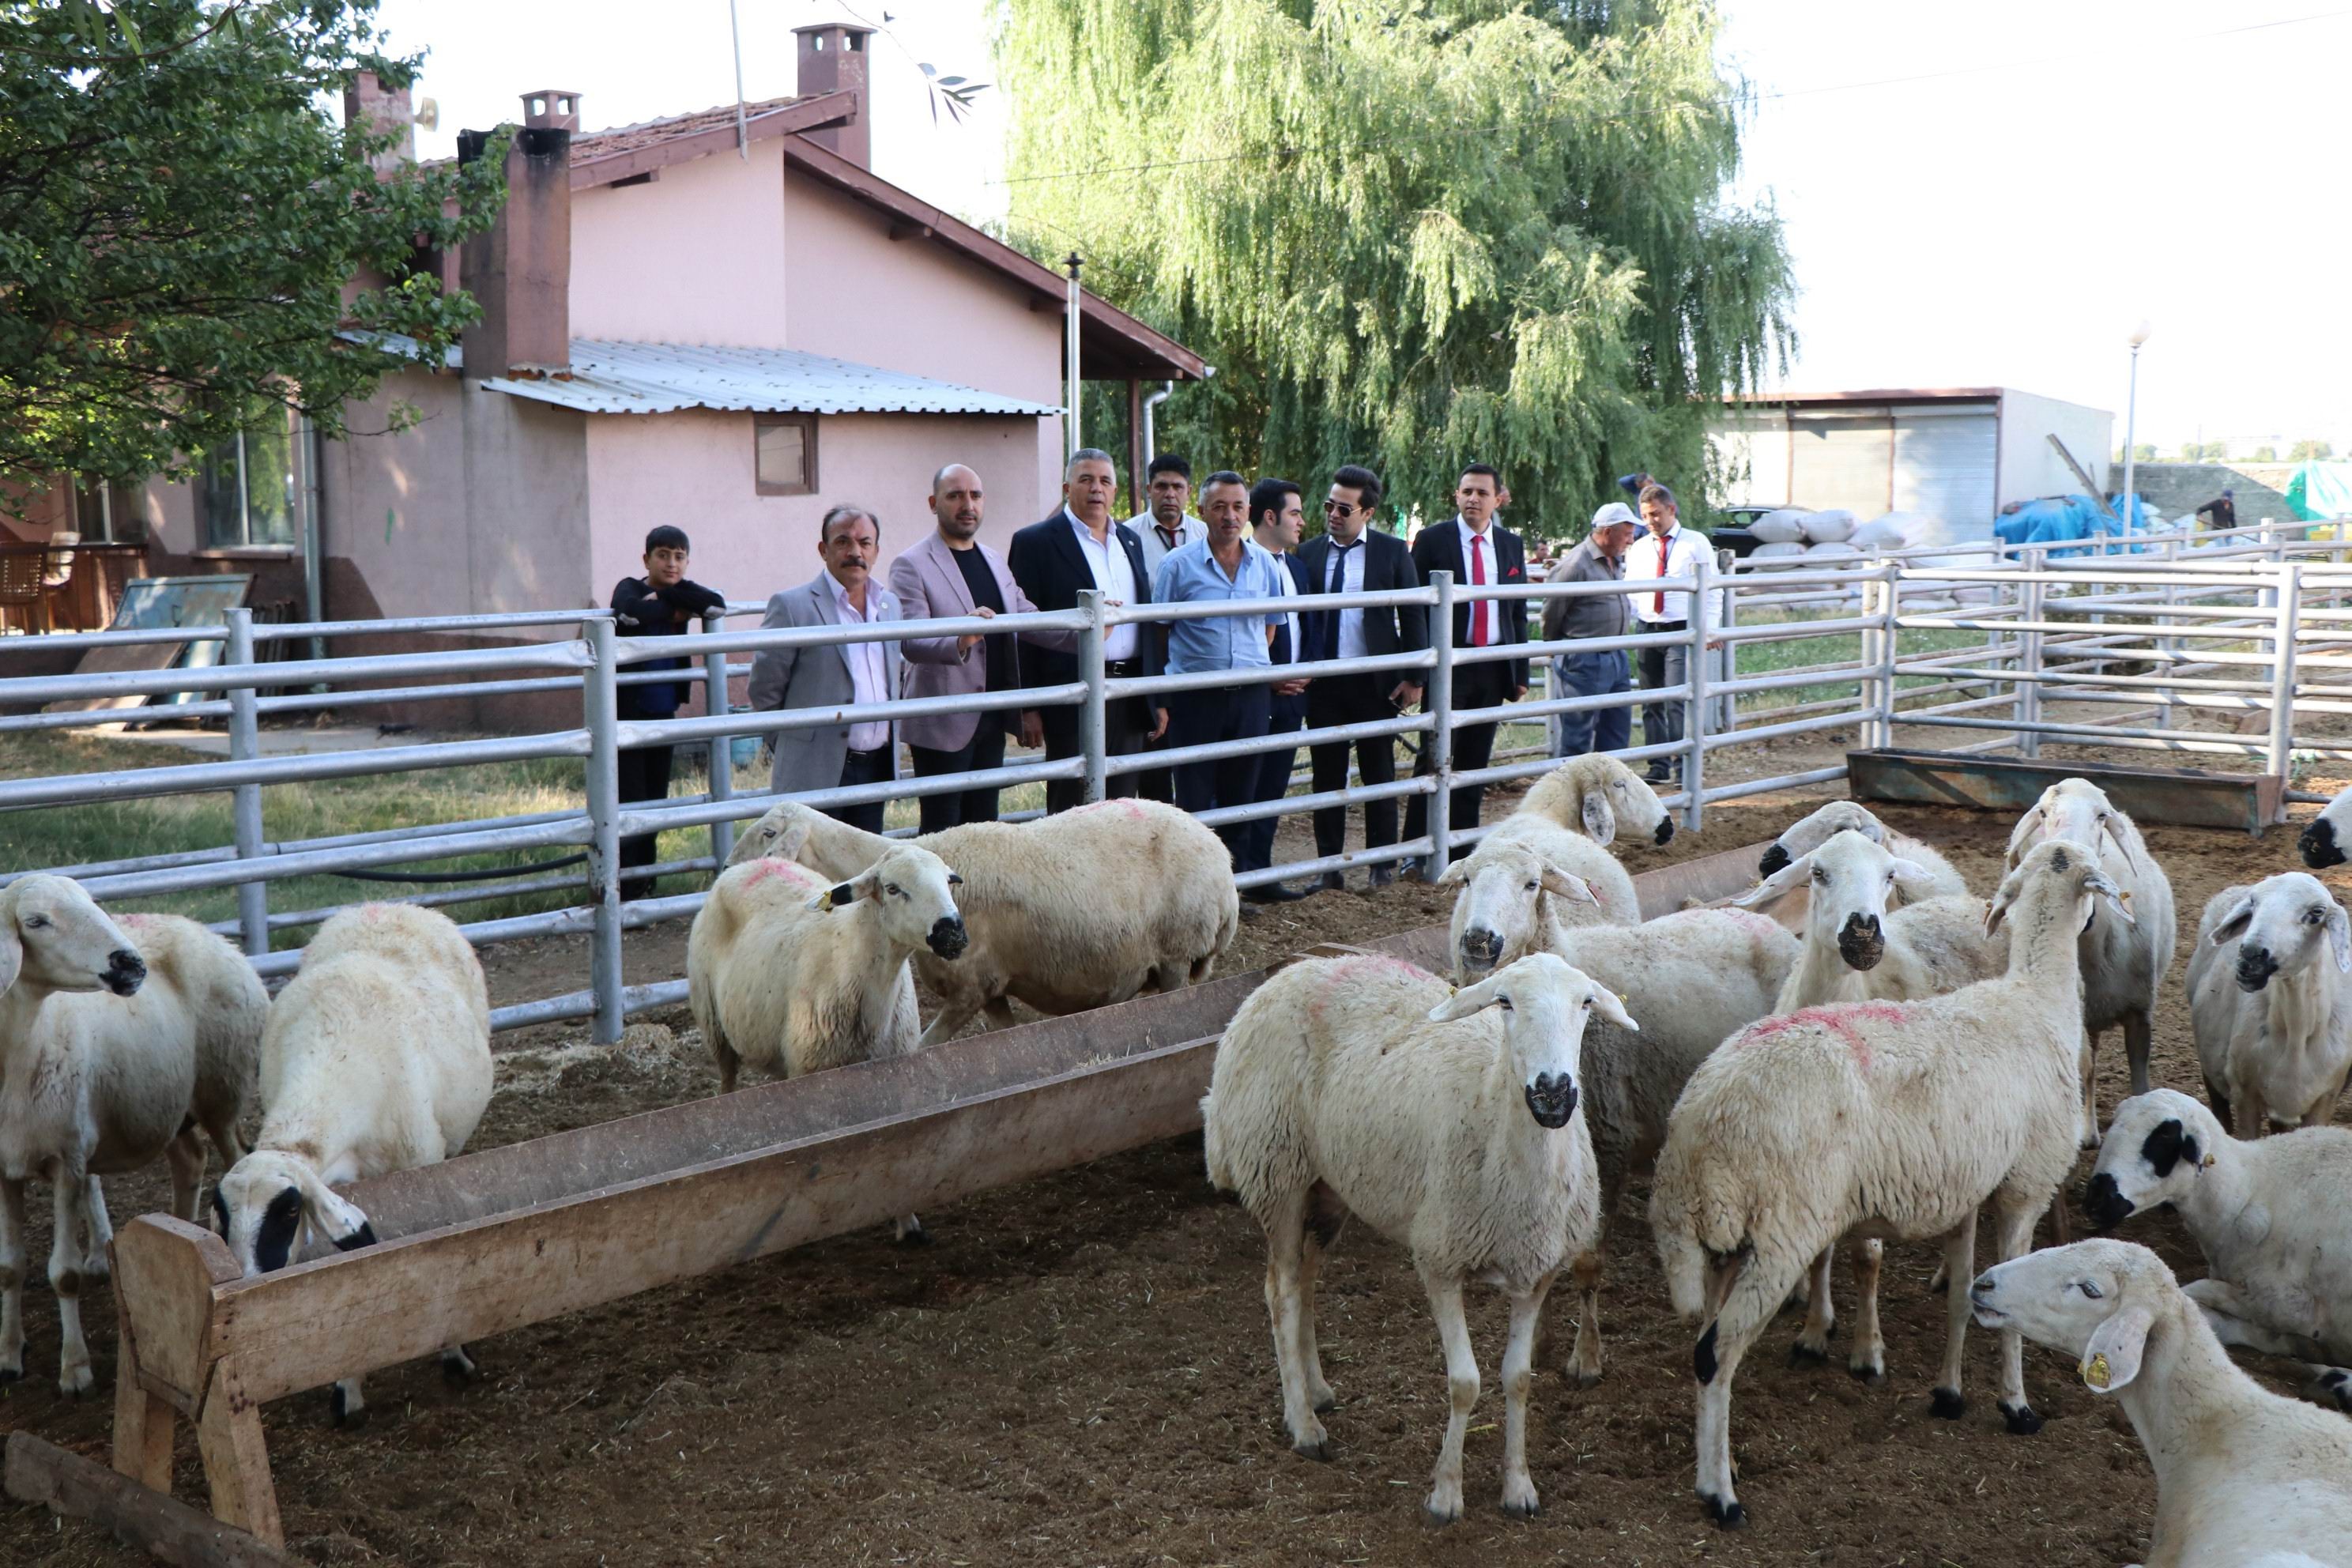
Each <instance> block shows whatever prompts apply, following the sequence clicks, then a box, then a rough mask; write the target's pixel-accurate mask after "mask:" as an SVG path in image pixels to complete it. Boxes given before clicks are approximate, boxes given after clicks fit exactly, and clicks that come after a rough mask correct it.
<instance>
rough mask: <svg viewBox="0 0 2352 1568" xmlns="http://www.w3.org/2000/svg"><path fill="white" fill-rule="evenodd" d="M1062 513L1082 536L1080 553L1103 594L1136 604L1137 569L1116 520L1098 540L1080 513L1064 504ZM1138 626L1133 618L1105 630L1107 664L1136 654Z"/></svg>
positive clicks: (1119, 603)
mask: <svg viewBox="0 0 2352 1568" xmlns="http://www.w3.org/2000/svg"><path fill="white" fill-rule="evenodd" d="M1062 515H1063V516H1064V517H1066V518H1068V519H1069V520H1070V530H1071V531H1072V532H1074V533H1076V535H1077V536H1078V553H1080V554H1081V555H1084V556H1085V557H1086V558H1087V569H1088V570H1090V571H1092V572H1093V573H1094V574H1095V586H1096V587H1097V588H1100V589H1101V590H1102V594H1103V597H1104V598H1106V599H1108V600H1109V601H1110V602H1111V603H1113V604H1115V605H1133V604H1134V603H1135V602H1136V595H1135V568H1134V566H1133V565H1132V564H1130V563H1129V561H1128V559H1127V552H1126V551H1125V550H1123V549H1121V548H1120V547H1119V543H1118V534H1117V533H1116V532H1114V531H1112V530H1114V529H1116V528H1117V527H1118V524H1116V523H1113V524H1111V526H1110V528H1108V529H1106V530H1104V531H1103V536H1102V539H1101V540H1100V541H1099V542H1097V540H1096V538H1095V534H1094V530H1092V529H1090V528H1088V527H1087V525H1086V524H1085V523H1083V522H1080V521H1078V514H1077V513H1076V512H1074V511H1072V510H1070V509H1069V508H1068V507H1064V508H1063V509H1062ZM1136 629H1137V628H1136V625H1135V623H1134V622H1133V621H1122V622H1120V623H1119V624H1118V625H1117V626H1111V627H1109V628H1108V629H1107V630H1106V631H1105V632H1104V633H1103V662H1104V663H1106V664H1117V663H1119V662H1120V661H1121V660H1124V659H1130V658H1134V657H1135V650H1136V646H1137V639H1136Z"/></svg>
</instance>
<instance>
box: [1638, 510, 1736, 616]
mask: <svg viewBox="0 0 2352 1568" xmlns="http://www.w3.org/2000/svg"><path fill="white" fill-rule="evenodd" d="M1714 550H1715V547H1714V545H1713V544H1711V543H1709V542H1708V541H1707V538H1706V535H1705V534H1701V533H1695V532H1693V531H1691V530H1689V529H1687V528H1685V527H1683V526H1682V524H1680V523H1676V524H1675V530H1674V531H1673V532H1672V533H1669V534H1667V535H1666V569H1665V570H1664V572H1660V571H1659V570H1658V536H1657V535H1656V534H1654V533H1652V532H1650V531H1648V530H1647V529H1644V530H1643V531H1641V532H1640V533H1637V534H1635V535H1634V536H1633V543H1631V544H1629V545H1627V546H1626V547H1625V581H1626V582H1627V583H1629V584H1633V583H1645V582H1647V583H1654V582H1656V581H1657V580H1658V579H1659V578H1660V577H1688V576H1691V575H1693V574H1696V572H1697V571H1698V567H1697V565H1696V563H1697V562H1698V561H1699V560H1700V559H1701V558H1702V557H1704V558H1706V559H1707V562H1708V564H1710V565H1712V564H1713V563H1714V562H1713V555H1714ZM1660 597H1661V595H1659V594H1658V593H1656V592H1654V591H1653V592H1651V593H1646V594H1634V595H1632V598H1633V616H1634V618H1635V619H1636V620H1639V621H1641V622H1643V624H1644V625H1648V626H1655V625H1657V624H1658V623H1659V622H1661V621H1687V620H1689V619H1690V595H1689V594H1688V593H1687V592H1679V591H1673V590H1669V591H1668V592H1667V593H1665V594H1664V595H1663V597H1664V600H1665V608H1664V610H1663V611H1661V610H1659V609H1658V608H1656V605H1657V603H1658V600H1659V598H1660ZM1708 618H1709V622H1710V625H1711V624H1712V618H1711V617H1708Z"/></svg>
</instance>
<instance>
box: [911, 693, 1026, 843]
mask: <svg viewBox="0 0 2352 1568" xmlns="http://www.w3.org/2000/svg"><path fill="white" fill-rule="evenodd" d="M907 751H908V753H909V754H910V755H912V756H913V758H914V759H915V776H916V777H917V778H937V777H939V776H940V774H941V773H978V772H980V771H981V770H982V769H984V768H1001V767H1003V765H1004V721H1003V716H1002V715H1000V714H995V713H983V714H982V715H981V716H980V725H979V727H978V728H977V729H975V730H973V731H972V732H971V740H969V741H966V742H964V743H963V744H962V745H961V746H958V747H957V748H956V749H955V750H954V751H952V752H940V751H934V750H932V749H931V748H930V747H929V746H914V745H910V746H908V748H907ZM919 805H920V809H921V811H922V814H923V826H922V831H923V832H925V833H937V832H938V831H939V830H940V829H941V828H943V827H955V826H960V825H961V824H963V823H967V822H994V821H995V820H996V790H995V788H994V787H990V788H987V789H968V790H963V791H961V792H959V793H957V794H954V795H925V796H923V797H922V800H921V801H920V803H919Z"/></svg>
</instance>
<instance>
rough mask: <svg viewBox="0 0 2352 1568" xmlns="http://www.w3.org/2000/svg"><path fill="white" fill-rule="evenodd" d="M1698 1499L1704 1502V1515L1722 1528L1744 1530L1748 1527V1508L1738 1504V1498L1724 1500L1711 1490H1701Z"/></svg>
mask: <svg viewBox="0 0 2352 1568" xmlns="http://www.w3.org/2000/svg"><path fill="white" fill-rule="evenodd" d="M1698 1500H1699V1501H1701V1502H1703V1503H1705V1504H1706V1516H1707V1517H1708V1518H1709V1519H1711V1520H1713V1521H1715V1522H1716V1523H1717V1525H1718V1526H1719V1527H1721V1528H1722V1529H1725V1530H1745V1529H1747V1528H1748V1510H1746V1509H1745V1508H1742V1507H1741V1506H1740V1503H1739V1500H1738V1498H1734V1499H1732V1500H1730V1501H1729V1502H1726V1501H1724V1500H1723V1499H1721V1498H1719V1497H1717V1496H1716V1495H1715V1494H1714V1493H1713V1492H1701V1493H1699V1494H1698Z"/></svg>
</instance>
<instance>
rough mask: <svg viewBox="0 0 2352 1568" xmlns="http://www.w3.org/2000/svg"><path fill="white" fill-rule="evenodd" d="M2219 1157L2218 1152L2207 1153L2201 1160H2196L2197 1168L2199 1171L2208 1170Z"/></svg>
mask: <svg viewBox="0 0 2352 1568" xmlns="http://www.w3.org/2000/svg"><path fill="white" fill-rule="evenodd" d="M2220 1158H2221V1156H2220V1155H2218V1154H2208V1155H2206V1156H2205V1157H2204V1158H2203V1159H2202V1160H2200V1161H2198V1162H2197V1168H2198V1169H2199V1170H2200V1171H2210V1170H2211V1169H2212V1168H2213V1163H2214V1162H2215V1161H2217V1160H2219V1159H2220Z"/></svg>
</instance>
